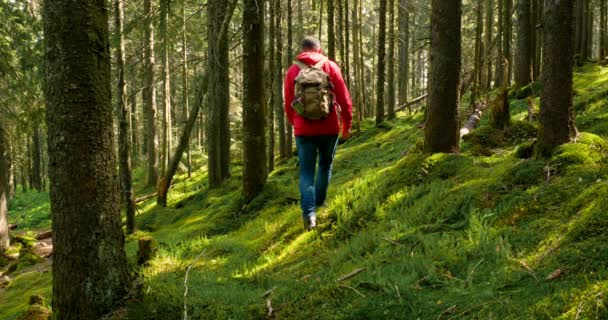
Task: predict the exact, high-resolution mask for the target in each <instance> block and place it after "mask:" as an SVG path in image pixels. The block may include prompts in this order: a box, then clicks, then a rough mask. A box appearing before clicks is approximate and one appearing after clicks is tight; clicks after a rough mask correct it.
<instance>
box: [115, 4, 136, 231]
mask: <svg viewBox="0 0 608 320" xmlns="http://www.w3.org/2000/svg"><path fill="white" fill-rule="evenodd" d="M124 19H125V18H124V6H123V0H114V27H115V30H114V43H115V44H116V49H115V54H116V57H115V59H116V79H118V83H117V87H116V103H117V104H118V105H117V106H116V110H117V112H118V129H119V130H118V158H119V173H120V179H119V180H120V187H121V192H122V201H123V203H124V205H125V209H126V217H127V233H129V234H131V233H133V231H135V197H134V195H133V182H132V178H131V144H130V143H129V138H130V136H131V133H130V132H129V122H128V121H129V118H130V115H129V109H128V107H127V84H126V82H125V39H124V27H123V26H124Z"/></svg>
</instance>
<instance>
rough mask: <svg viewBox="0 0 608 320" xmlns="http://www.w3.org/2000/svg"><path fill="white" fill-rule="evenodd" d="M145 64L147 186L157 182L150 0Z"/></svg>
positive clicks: (147, 1)
mask: <svg viewBox="0 0 608 320" xmlns="http://www.w3.org/2000/svg"><path fill="white" fill-rule="evenodd" d="M144 17H145V24H146V25H145V39H146V40H145V45H144V47H145V48H144V55H145V66H146V72H145V76H144V79H145V80H144V81H145V84H144V89H143V99H144V109H145V114H146V153H147V154H148V175H147V176H148V181H147V186H148V187H156V185H157V184H158V155H157V150H158V136H157V133H156V76H155V74H154V64H155V63H154V30H153V29H152V7H151V0H144Z"/></svg>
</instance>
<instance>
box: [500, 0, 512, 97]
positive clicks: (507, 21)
mask: <svg viewBox="0 0 608 320" xmlns="http://www.w3.org/2000/svg"><path fill="white" fill-rule="evenodd" d="M503 2H504V11H503V18H502V21H503V23H504V25H503V27H502V32H503V33H502V58H503V64H504V67H503V72H504V77H505V79H504V81H503V82H502V84H503V86H506V87H509V86H511V79H512V76H511V74H512V72H511V70H512V67H513V59H512V53H511V39H512V35H513V33H512V28H513V19H512V17H513V15H512V13H513V0H503Z"/></svg>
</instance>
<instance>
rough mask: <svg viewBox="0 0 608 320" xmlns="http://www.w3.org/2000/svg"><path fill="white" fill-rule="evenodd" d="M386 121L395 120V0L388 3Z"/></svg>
mask: <svg viewBox="0 0 608 320" xmlns="http://www.w3.org/2000/svg"><path fill="white" fill-rule="evenodd" d="M388 10H389V18H388V19H389V27H388V79H387V80H388V81H387V82H388V92H387V104H388V119H389V120H392V119H395V0H389V1H388Z"/></svg>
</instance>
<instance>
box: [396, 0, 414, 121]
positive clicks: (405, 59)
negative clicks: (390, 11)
mask: <svg viewBox="0 0 608 320" xmlns="http://www.w3.org/2000/svg"><path fill="white" fill-rule="evenodd" d="M407 6H408V1H407V0H399V76H398V79H399V80H398V81H399V99H397V100H398V103H399V105H402V104H404V103H406V102H407V99H408V82H409V81H408V80H409V73H410V64H409V63H410V29H409V12H408V10H407ZM408 111H409V112H410V113H411V109H410V108H408Z"/></svg>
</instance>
